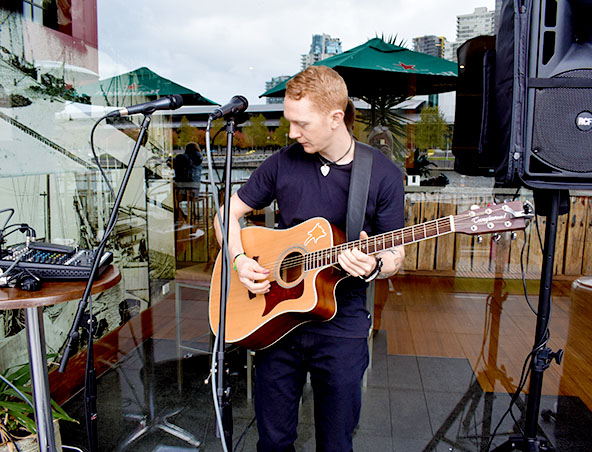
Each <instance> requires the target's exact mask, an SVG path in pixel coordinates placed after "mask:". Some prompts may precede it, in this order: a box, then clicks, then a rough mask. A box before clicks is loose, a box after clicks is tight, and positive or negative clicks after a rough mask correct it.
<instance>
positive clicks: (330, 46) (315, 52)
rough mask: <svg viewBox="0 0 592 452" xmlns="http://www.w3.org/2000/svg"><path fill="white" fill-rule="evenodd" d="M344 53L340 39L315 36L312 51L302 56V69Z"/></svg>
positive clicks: (323, 35) (311, 46) (324, 35)
mask: <svg viewBox="0 0 592 452" xmlns="http://www.w3.org/2000/svg"><path fill="white" fill-rule="evenodd" d="M341 52H343V50H341V41H340V40H339V38H332V37H331V36H329V35H326V34H322V35H313V36H312V44H311V45H310V51H309V52H308V53H307V54H305V55H302V56H301V60H300V62H301V65H302V69H306V68H307V67H308V66H312V65H313V64H315V63H317V62H319V61H321V60H324V59H325V58H328V57H330V56H333V55H337V54H338V53H341Z"/></svg>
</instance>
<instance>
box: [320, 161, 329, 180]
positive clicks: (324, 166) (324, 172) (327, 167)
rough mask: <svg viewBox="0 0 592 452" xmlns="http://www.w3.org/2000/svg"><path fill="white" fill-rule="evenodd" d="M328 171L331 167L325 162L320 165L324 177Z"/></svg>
mask: <svg viewBox="0 0 592 452" xmlns="http://www.w3.org/2000/svg"><path fill="white" fill-rule="evenodd" d="M329 171H331V167H330V166H329V165H327V164H326V163H325V164H324V165H323V166H321V174H322V175H323V176H325V177H327V174H329Z"/></svg>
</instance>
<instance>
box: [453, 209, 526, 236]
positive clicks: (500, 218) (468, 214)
mask: <svg viewBox="0 0 592 452" xmlns="http://www.w3.org/2000/svg"><path fill="white" fill-rule="evenodd" d="M533 215H534V209H533V208H532V205H531V204H530V203H528V202H527V203H524V204H523V203H522V202H521V201H511V202H505V203H503V204H492V205H490V206H487V207H481V208H480V207H478V206H474V207H472V208H471V209H469V210H467V211H465V212H463V213H461V214H460V215H456V216H455V217H454V230H455V232H462V233H464V234H487V233H492V232H503V231H513V230H516V229H524V228H525V227H526V220H529V219H530V218H532V217H533Z"/></svg>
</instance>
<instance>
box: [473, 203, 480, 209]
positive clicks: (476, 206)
mask: <svg viewBox="0 0 592 452" xmlns="http://www.w3.org/2000/svg"><path fill="white" fill-rule="evenodd" d="M480 208H481V206H478V205H477V204H473V205H472V206H471V210H478V209H480Z"/></svg>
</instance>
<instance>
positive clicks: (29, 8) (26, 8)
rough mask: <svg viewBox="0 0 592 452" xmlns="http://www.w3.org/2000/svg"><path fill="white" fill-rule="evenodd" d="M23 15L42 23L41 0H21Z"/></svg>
mask: <svg viewBox="0 0 592 452" xmlns="http://www.w3.org/2000/svg"><path fill="white" fill-rule="evenodd" d="M23 16H25V18H26V19H29V20H32V21H33V22H35V23H38V24H41V25H43V0H23Z"/></svg>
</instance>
